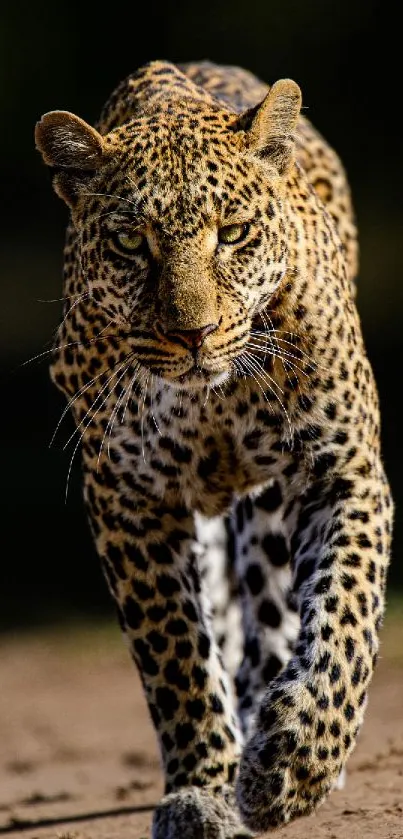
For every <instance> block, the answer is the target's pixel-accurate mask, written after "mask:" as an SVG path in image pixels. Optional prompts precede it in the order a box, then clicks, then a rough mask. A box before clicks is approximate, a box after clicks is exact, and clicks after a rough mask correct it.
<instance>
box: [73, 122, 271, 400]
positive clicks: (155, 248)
mask: <svg viewBox="0 0 403 839" xmlns="http://www.w3.org/2000/svg"><path fill="white" fill-rule="evenodd" d="M203 116H204V119H203V120H202V119H201V118H200V117H199V121H198V124H197V127H196V128H195V125H194V123H195V118H194V117H190V118H189V117H187V118H186V117H183V119H182V120H181V121H180V124H179V125H178V124H177V123H176V121H175V122H174V121H173V122H172V123H171V124H166V122H164V121H162V120H161V122H159V123H157V125H155V118H152V119H150V120H143V121H141V122H140V121H139V122H137V123H136V122H133V121H132V122H131V123H130V124H128V125H127V126H125V128H124V129H122V128H119V129H117V130H116V131H115V132H111V134H110V135H109V138H108V142H109V143H110V147H111V149H114V152H113V153H112V157H111V160H110V161H109V164H108V167H107V171H106V172H105V174H103V176H102V177H101V178H100V177H99V176H98V178H97V180H96V186H94V187H93V186H89V187H88V193H89V194H84V195H83V196H82V198H81V199H80V202H79V204H78V207H77V210H76V212H75V214H74V218H75V223H76V227H77V230H78V232H79V239H80V249H81V264H82V268H83V272H84V277H85V282H86V284H87V290H88V291H89V292H90V295H91V296H92V298H93V299H94V302H95V305H97V306H101V307H102V309H103V310H104V311H105V313H106V315H107V317H108V319H110V321H111V324H113V325H114V326H115V327H116V328H118V329H119V330H120V332H122V331H123V332H124V333H125V334H126V339H127V344H128V345H129V346H128V350H129V351H131V352H132V353H133V356H134V358H135V359H136V360H138V361H139V362H140V363H141V364H142V365H143V366H144V367H145V368H146V369H148V370H149V371H151V372H152V373H153V374H156V375H157V376H160V377H161V378H163V379H166V380H168V381H169V382H171V383H172V384H176V385H178V386H181V385H183V384H184V383H185V384H186V385H189V384H194V385H195V386H198V385H200V384H206V383H209V382H211V383H217V382H218V381H220V380H222V379H223V378H225V377H226V376H227V375H228V374H229V373H230V372H231V370H233V368H234V365H235V366H236V360H237V358H238V357H239V356H240V355H241V354H242V352H243V351H244V350H245V349H246V348H247V345H248V341H249V339H250V331H251V327H252V323H253V319H254V317H256V315H257V314H258V312H259V311H260V310H261V309H262V308H263V307H264V306H265V305H267V302H268V300H269V299H270V297H271V295H272V294H273V292H274V291H275V290H276V288H277V287H278V285H279V283H280V282H281V279H282V277H283V275H284V273H285V270H286V267H287V232H286V229H285V224H284V220H283V219H284V213H283V208H282V201H283V199H282V189H281V186H282V184H281V180H280V179H279V177H278V176H276V173H275V170H274V169H273V167H270V166H268V164H267V163H265V162H263V161H261V160H259V158H258V157H254V156H252V155H250V154H248V153H247V150H245V148H244V147H243V142H242V141H243V136H242V134H243V132H234V131H231V126H230V125H228V121H227V120H226V119H225V116H226V115H224V114H220V113H217V112H210V113H209V112H205V113H204V114H203ZM207 126H208V130H206V129H207ZM113 171H115V172H116V174H115V176H114V177H113V175H112V172H113ZM92 192H96V195H92V194H91V193H92ZM206 327H210V329H206ZM203 329H205V333H206V334H204V333H203V334H201V335H200V336H199V338H198V340H195V341H194V343H192V342H191V340H189V335H190V337H191V333H192V332H193V331H194V332H196V331H197V330H203ZM196 338H197V336H196ZM197 344H200V345H199V346H197Z"/></svg>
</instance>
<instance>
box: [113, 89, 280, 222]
mask: <svg viewBox="0 0 403 839" xmlns="http://www.w3.org/2000/svg"><path fill="white" fill-rule="evenodd" d="M244 136H245V135H244V132H243V131H240V130H239V127H238V124H237V115H236V114H232V113H230V112H226V111H221V110H220V109H218V108H217V109H214V108H211V107H207V106H205V105H204V103H203V104H202V105H199V104H198V105H197V107H196V106H194V107H193V108H187V109H183V108H182V110H181V109H180V107H179V106H177V107H176V108H175V109H174V112H173V113H171V110H170V109H169V110H168V109H167V108H164V109H160V110H159V111H158V112H157V113H155V112H153V113H151V114H145V115H143V116H142V117H140V118H135V119H131V120H129V121H127V122H126V123H124V124H123V125H120V126H119V127H117V128H115V129H114V130H113V131H111V132H110V134H109V135H108V142H109V143H110V144H111V145H112V147H113V148H117V149H118V152H119V178H116V183H118V182H119V189H120V194H124V195H126V196H128V197H130V199H131V200H132V201H133V203H134V204H135V205H136V206H137V207H138V211H139V212H140V210H141V212H142V214H145V215H147V216H148V217H155V218H158V219H159V220H160V221H161V220H162V219H163V218H164V217H165V216H168V215H169V216H172V214H174V215H175V214H178V215H179V217H180V218H181V219H182V221H183V218H184V215H185V214H188V213H189V212H191V213H193V214H197V215H200V216H205V217H206V218H212V217H216V216H218V217H221V216H222V215H223V214H224V215H225V217H226V218H230V217H232V215H234V216H235V215H236V214H237V213H239V212H241V213H242V212H245V213H248V212H250V205H251V201H252V200H253V199H256V198H258V197H259V195H260V194H261V187H260V182H261V179H262V178H263V177H264V173H263V171H262V167H261V166H260V165H259V161H258V160H256V161H253V160H252V159H251V157H250V156H249V155H248V153H247V149H245V143H244ZM122 187H123V192H122Z"/></svg>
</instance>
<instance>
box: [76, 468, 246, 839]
mask: <svg viewBox="0 0 403 839" xmlns="http://www.w3.org/2000/svg"><path fill="white" fill-rule="evenodd" d="M113 470H114V465H113V463H108V462H106V461H105V460H103V461H102V462H101V466H100V474H99V473H98V474H97V472H96V464H95V465H94V464H92V466H91V468H89V469H88V470H87V475H86V501H87V505H88V507H89V511H90V517H91V521H92V527H93V531H94V536H95V540H96V545H97V549H98V552H99V555H100V557H101V560H102V563H103V567H104V570H105V575H106V578H107V580H108V584H109V588H110V590H111V593H112V595H113V597H114V599H115V602H116V606H117V610H118V613H119V618H120V623H121V627H122V630H123V632H124V634H125V636H126V639H127V642H128V645H129V648H130V651H131V654H132V656H133V658H134V660H135V662H136V664H137V666H138V669H139V671H140V675H141V679H142V682H143V685H144V690H145V694H146V697H147V701H148V705H149V710H150V714H151V717H152V720H153V723H154V726H155V728H156V731H157V734H158V739H159V744H160V748H161V754H162V762H163V767H164V771H165V792H166V795H165V798H164V799H163V800H162V802H161V803H160V805H159V806H158V807H157V809H156V812H155V816H154V826H153V836H154V839H174V837H175V839H177V838H178V837H180V839H185V837H189V839H190V837H192V839H195V837H196V838H197V837H200V839H203V838H204V837H206V839H207V837H208V839H215V837H217V839H233V837H235V836H239V837H241V836H244V837H246V836H249V835H250V833H249V831H248V830H246V828H243V827H242V825H241V821H240V818H239V815H238V811H237V807H236V805H235V796H234V788H233V782H234V778H235V772H236V770H237V765H238V759H239V754H240V748H241V735H240V731H239V727H238V722H237V719H236V715H235V711H234V706H233V696H232V691H231V687H230V682H229V679H228V677H227V674H226V672H225V670H224V667H223V664H222V660H221V657H220V655H219V651H218V647H217V646H216V644H215V641H214V639H213V636H212V631H211V627H210V622H209V619H208V617H207V611H208V610H205V608H204V603H203V601H204V597H205V595H204V593H203V591H202V589H201V585H200V577H199V569H198V567H197V563H196V559H195V557H194V556H193V553H192V542H193V540H194V524H193V517H192V515H191V513H190V512H189V511H188V510H187V509H185V508H184V507H183V506H181V505H180V504H179V503H178V504H172V500H170V502H169V503H167V502H166V501H160V500H159V499H158V498H157V497H156V496H154V494H153V491H152V488H151V489H146V488H144V487H143V491H140V488H139V481H138V479H137V481H136V479H135V478H134V477H133V475H132V473H131V472H130V473H129V472H122V471H120V472H119V470H118V469H116V467H115V471H113ZM136 483H137V489H136V490H135V492H133V487H134V485H135V484H136ZM128 484H131V485H132V492H131V493H130V492H129V491H128ZM122 499H126V504H125V506H124V507H123V506H122ZM129 499H130V501H129Z"/></svg>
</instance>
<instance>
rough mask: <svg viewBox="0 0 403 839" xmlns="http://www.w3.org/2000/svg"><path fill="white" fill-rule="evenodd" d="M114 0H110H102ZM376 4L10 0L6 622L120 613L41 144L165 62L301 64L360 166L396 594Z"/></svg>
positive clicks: (5, 196)
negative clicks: (82, 450) (63, 113)
mask: <svg viewBox="0 0 403 839" xmlns="http://www.w3.org/2000/svg"><path fill="white" fill-rule="evenodd" d="M103 8H105V9H106V13H105V12H104V11H103ZM390 15H391V12H390V11H389V12H386V11H385V7H384V10H383V11H382V9H381V6H378V5H377V4H376V3H373V2H371V0H366V2H363V0H361V1H360V0H337V2H332V0H328V1H327V2H326V3H324V2H323V0H321V2H309V0H305V2H298V0H282V2H274V0H248V2H247V3H245V2H240V0H232V2H221V1H220V0H216V2H214V0H203V3H200V4H199V3H189V2H184V0H177V2H171V3H169V2H164V3H163V2H160V0H150V3H148V4H144V3H141V4H140V3H136V2H133V3H131V4H130V5H129V4H116V5H114V4H108V5H107V6H106V7H102V9H101V6H100V5H98V6H96V5H95V4H87V5H85V4H83V3H80V4H79V3H76V2H74V0H71V2H69V3H68V4H64V3H63V4H61V3H60V4H57V3H51V2H40V0H37V2H36V3H35V4H28V3H23V4H21V3H18V2H17V3H13V4H11V3H7V4H2V10H1V11H0V67H1V71H0V72H1V78H2V84H1V86H0V98H1V116H2V129H1V132H0V143H1V153H0V167H1V184H2V200H1V202H0V207H1V212H2V235H1V237H0V264H1V282H2V305H1V309H0V318H1V329H0V370H1V381H2V388H1V394H2V409H1V421H2V423H3V428H2V434H1V441H2V444H3V454H2V457H1V466H2V492H1V502H0V503H1V514H2V515H1V528H0V533H1V538H2V540H3V545H2V547H1V556H2V561H1V566H0V567H1V571H0V573H1V582H0V625H1V626H2V627H3V628H7V629H8V630H13V629H17V628H19V627H20V626H22V625H23V624H29V623H40V622H46V621H48V620H51V619H52V620H53V619H58V620H60V618H61V617H65V616H71V615H81V616H83V615H84V616H99V615H108V614H109V613H112V607H111V605H110V603H109V597H108V595H107V592H106V587H105V585H104V581H103V579H102V576H101V572H100V569H99V566H98V561H97V559H96V557H95V555H94V551H93V548H92V544H91V540H90V537H89V533H88V529H87V524H86V520H85V515H84V512H83V508H82V503H81V494H80V477H79V463H78V458H76V462H75V465H74V467H73V470H72V475H71V481H70V488H69V493H68V498H67V502H66V503H65V486H66V479H67V473H68V470H69V462H70V457H71V447H69V448H68V450H66V451H63V444H64V442H65V441H66V440H67V439H68V437H69V435H70V433H71V431H72V425H71V423H70V420H69V418H68V419H67V420H65V421H63V424H62V426H61V428H60V431H59V433H58V435H57V438H56V441H55V444H54V446H53V447H52V448H49V441H50V438H51V436H52V433H53V431H54V429H55V426H56V424H57V422H58V419H59V417H60V414H61V412H62V410H63V408H64V402H63V399H62V398H61V397H60V396H59V394H58V393H57V392H56V390H55V388H54V387H53V386H52V385H51V384H50V382H49V379H48V370H47V356H46V355H45V356H44V357H43V359H39V360H38V361H33V362H32V363H29V364H25V362H27V361H28V360H29V359H30V358H31V357H32V356H36V355H37V354H40V353H43V352H45V351H46V349H48V348H49V346H50V342H51V340H52V335H53V331H54V329H55V328H56V326H57V323H58V320H59V317H60V309H61V304H60V302H57V300H56V302H43V301H50V300H55V299H56V298H60V296H61V294H62V289H61V272H62V248H63V239H64V229H65V225H66V221H67V211H66V209H65V207H64V205H63V204H62V203H61V202H60V201H59V200H58V199H57V198H56V196H55V195H54V194H53V192H52V189H51V184H50V176H49V173H48V171H47V170H46V168H45V167H44V166H43V164H42V163H41V160H40V157H39V155H38V154H37V153H36V152H35V149H34V139H33V131H34V125H35V122H36V120H37V119H38V118H39V117H40V116H41V114H42V113H44V112H46V111H48V110H52V109H55V108H56V109H63V110H70V111H73V112H75V113H77V114H79V115H80V116H81V117H83V118H84V119H86V120H87V121H89V122H94V121H95V120H96V119H97V117H98V114H99V112H100V109H101V107H102V105H103V103H104V101H105V100H106V98H107V97H108V96H109V94H110V93H111V91H112V90H113V88H114V87H115V86H116V84H117V83H118V82H119V81H120V80H121V79H123V78H124V77H125V76H126V75H128V74H129V73H130V72H132V71H133V70H134V69H136V68H137V67H138V66H140V65H141V64H143V63H144V62H145V61H148V60H150V59H153V58H166V59H169V60H172V61H178V62H179V61H187V60H193V59H210V60H212V61H216V62H222V63H230V64H239V65H242V66H244V67H247V68H248V69H250V70H252V71H253V72H255V73H256V74H257V75H259V76H260V77H261V78H263V79H264V80H266V81H268V82H270V83H271V82H273V81H275V80H276V79H277V78H280V77H284V76H290V77H292V78H294V79H295V80H296V81H297V82H298V83H299V84H300V86H301V88H302V91H303V98H304V105H305V108H306V109H307V110H306V114H307V115H308V116H309V117H310V118H311V119H312V121H313V122H314V124H315V125H316V127H317V128H319V129H320V130H321V131H322V133H323V134H324V135H325V136H326V138H327V139H328V140H329V141H330V142H331V143H332V144H333V145H334V147H335V148H336V149H337V150H338V152H339V153H340V155H341V157H342V159H343V161H344V163H345V166H346V168H347V171H348V173H349V177H350V181H351V185H352V189H353V196H354V199H355V207H356V212H357V217H358V224H359V229H360V239H361V270H360V276H359V294H358V305H359V310H360V313H361V317H362V324H363V331H364V335H365V339H366V343H367V349H368V353H369V356H370V359H371V361H372V364H373V367H374V370H375V374H376V377H377V381H378V386H379V392H380V399H381V407H382V415H383V451H384V461H385V465H386V469H387V473H388V475H389V477H390V480H391V483H392V489H393V493H394V497H395V501H396V526H395V539H394V551H393V561H392V567H391V571H390V577H389V584H390V592H391V593H392V592H393V591H395V590H398V589H399V587H400V588H401V587H402V586H403V564H402V562H401V558H400V557H401V552H402V541H403V528H402V521H401V512H400V511H401V508H402V500H403V499H402V496H403V487H402V481H401V477H400V471H401V468H402V434H401V427H402V418H401V417H399V411H400V410H401V393H400V388H401V378H400V364H401V358H402V352H403V317H402V313H403V299H402V298H403V292H402V286H403V283H402V273H403V272H402V269H403V248H402V240H403V229H402V222H403V205H402V191H403V183H402V180H403V179H402V166H401V157H402V141H401V129H400V127H399V126H400V119H401V108H402V104H401V98H402V95H401V78H402V74H401V67H400V60H401V50H402V47H401V37H400V26H399V25H398V22H397V20H396V21H394V20H393V19H391V17H390Z"/></svg>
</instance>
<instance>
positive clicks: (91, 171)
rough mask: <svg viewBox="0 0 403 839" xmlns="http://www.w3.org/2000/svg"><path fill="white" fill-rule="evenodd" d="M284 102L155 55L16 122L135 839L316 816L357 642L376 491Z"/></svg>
mask: <svg viewBox="0 0 403 839" xmlns="http://www.w3.org/2000/svg"><path fill="white" fill-rule="evenodd" d="M301 108H302V94H301V90H300V87H299V85H298V84H297V83H296V82H295V81H293V80H292V79H280V80H278V81H275V82H274V83H273V84H272V85H267V84H265V83H264V82H263V81H261V80H260V79H258V78H256V77H255V76H254V75H253V74H252V73H251V72H249V71H247V70H244V69H243V68H240V67H236V66H234V67H232V66H226V65H219V64H214V63H212V62H209V61H201V62H191V63H188V64H174V63H172V62H170V61H166V60H156V61H151V62H149V63H147V64H146V65H144V66H142V67H140V68H139V69H137V70H136V71H135V72H134V73H132V74H131V75H130V76H128V78H126V79H125V80H124V81H122V82H121V83H120V84H119V85H118V86H117V88H116V90H115V91H114V92H113V93H112V95H111V97H110V98H109V100H108V101H107V103H106V105H105V106H104V108H103V110H102V112H101V115H100V118H99V120H98V122H97V123H96V125H95V126H92V125H90V124H89V123H87V122H86V121H85V120H83V119H82V118H81V117H79V116H77V115H75V114H73V113H70V112H68V111H58V110H54V111H50V112H48V113H46V114H44V115H43V116H42V117H41V119H40V120H39V121H38V123H37V124H36V128H35V138H36V148H37V149H38V151H39V152H40V154H41V155H42V159H43V162H44V163H45V164H46V165H47V166H49V167H50V170H51V176H52V182H53V186H54V189H55V191H56V193H57V195H58V196H59V197H60V198H61V199H62V200H63V201H64V202H65V204H66V207H67V210H68V212H69V224H68V230H67V239H66V247H65V255H64V285H63V300H64V304H63V313H62V314H63V319H62V321H61V323H60V325H59V326H58V328H57V334H56V339H55V342H54V345H53V349H52V357H51V365H50V367H51V376H52V379H53V381H54V382H55V384H56V386H57V387H58V388H59V389H60V390H61V391H62V393H63V394H64V396H65V398H66V400H67V404H66V407H65V411H64V413H67V414H68V415H69V416H72V417H73V420H74V423H73V428H74V430H73V432H72V435H71V442H72V445H74V452H76V451H77V450H79V452H80V457H81V464H82V488H83V497H84V504H85V506H86V509H87V511H88V517H89V523H90V528H91V531H92V535H93V540H94V543H95V546H96V550H97V553H98V555H99V558H100V562H101V565H102V569H103V573H104V576H105V579H106V582H107V585H108V588H109V590H110V593H111V596H112V599H113V602H114V604H115V607H116V611H117V616H118V620H119V623H120V627H121V629H122V632H123V636H124V639H125V641H126V644H127V646H128V650H129V653H130V656H131V658H132V659H133V661H134V664H135V666H136V668H137V671H138V673H139V675H140V679H141V683H142V688H143V691H144V696H145V698H146V701H147V703H148V709H149V714H150V719H151V721H152V724H153V726H154V728H155V732H156V737H157V740H158V744H159V749H160V755H161V769H162V772H163V775H164V783H165V787H164V793H163V797H162V799H161V800H160V802H159V803H158V804H157V806H156V808H155V811H154V814H153V827H152V830H153V837H154V839H177V837H181V839H203V837H205V839H207V837H208V839H219V838H220V839H230V838H231V839H241V837H248V836H253V835H257V834H259V833H262V832H265V831H267V830H271V829H275V828H277V827H279V826H281V825H284V824H286V823H288V822H290V821H291V820H293V819H295V818H297V817H300V816H303V815H308V814H310V813H312V812H313V811H314V810H315V809H316V807H317V806H319V805H320V804H321V803H322V802H323V801H324V800H325V799H326V798H327V796H328V794H329V793H330V792H331V791H332V790H333V789H334V788H335V787H337V785H338V783H339V779H340V777H341V775H342V773H343V771H344V767H345V764H346V761H347V760H348V758H349V756H350V754H351V752H352V750H353V748H354V746H355V744H356V741H357V737H358V734H359V731H360V729H361V726H362V723H363V719H364V714H365V709H366V705H367V694H368V687H369V684H370V681H371V678H372V674H373V671H374V667H375V664H376V660H377V655H378V648H379V634H380V630H381V627H382V621H383V614H384V608H385V596H386V582H387V568H388V562H389V557H390V550H391V539H392V527H393V500H392V496H391V492H390V488H389V484H388V480H387V476H386V474H385V469H384V465H383V459H382V449H381V437H380V434H381V432H380V408H379V399H378V395H377V386H376V383H375V380H374V374H373V371H372V368H371V365H370V361H369V360H368V356H367V353H366V348H365V343H364V338H363V334H362V328H361V322H360V316H359V314H358V309H357V304H356V290H355V289H356V277H357V273H358V234H357V225H356V221H355V215H354V208H353V202H352V197H351V189H350V186H349V182H348V178H347V174H346V171H345V169H344V166H343V164H342V162H341V160H340V158H339V156H338V154H337V153H336V152H335V151H334V150H333V148H332V147H331V146H330V145H329V144H328V142H327V141H326V140H325V139H324V138H323V137H322V135H321V134H320V133H319V132H318V131H317V130H316V128H314V127H313V125H312V124H311V122H310V121H308V119H307V118H306V116H305V115H303V114H301ZM78 585H79V580H78Z"/></svg>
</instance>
